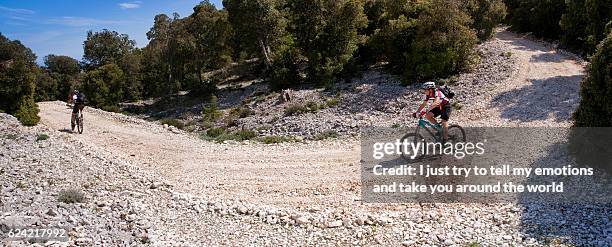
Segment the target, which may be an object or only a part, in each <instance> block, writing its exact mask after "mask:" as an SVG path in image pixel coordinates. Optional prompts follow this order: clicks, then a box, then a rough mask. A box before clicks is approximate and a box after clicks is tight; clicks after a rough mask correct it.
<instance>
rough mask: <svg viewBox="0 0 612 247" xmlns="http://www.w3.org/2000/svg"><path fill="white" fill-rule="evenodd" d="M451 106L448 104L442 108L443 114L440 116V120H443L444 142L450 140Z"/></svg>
mask: <svg viewBox="0 0 612 247" xmlns="http://www.w3.org/2000/svg"><path fill="white" fill-rule="evenodd" d="M451 109H452V108H451V106H450V104H446V105H444V106H442V112H441V114H440V118H441V119H442V129H443V130H444V132H443V134H444V140H446V139H448V119H449V118H450V114H451V111H452V110H451Z"/></svg>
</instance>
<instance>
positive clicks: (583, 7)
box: [560, 0, 612, 55]
mask: <svg viewBox="0 0 612 247" xmlns="http://www.w3.org/2000/svg"><path fill="white" fill-rule="evenodd" d="M565 4H566V8H565V12H564V13H563V15H562V16H561V21H560V26H561V30H562V31H563V34H562V35H561V44H563V45H564V46H566V47H568V48H570V49H572V50H574V51H579V52H582V53H584V54H585V55H591V54H593V53H594V52H595V48H596V46H597V44H598V43H599V42H601V40H603V39H604V38H605V37H606V25H607V24H608V23H610V21H612V2H610V1H608V0H567V1H565Z"/></svg>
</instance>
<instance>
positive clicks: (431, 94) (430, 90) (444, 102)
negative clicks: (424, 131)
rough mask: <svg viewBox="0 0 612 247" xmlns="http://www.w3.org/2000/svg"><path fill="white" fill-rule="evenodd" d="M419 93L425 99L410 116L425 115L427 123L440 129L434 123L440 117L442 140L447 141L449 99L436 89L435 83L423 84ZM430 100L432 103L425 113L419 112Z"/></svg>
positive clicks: (436, 122)
mask: <svg viewBox="0 0 612 247" xmlns="http://www.w3.org/2000/svg"><path fill="white" fill-rule="evenodd" d="M421 92H422V93H423V94H424V95H425V99H424V100H423V103H421V105H420V106H419V109H418V110H417V111H416V112H415V113H413V114H412V116H413V117H417V115H419V116H423V115H425V117H426V118H427V120H428V121H429V122H431V123H433V124H435V125H436V126H438V127H440V125H439V124H438V121H436V117H438V116H440V118H441V119H442V126H441V127H442V128H443V135H444V140H446V139H448V119H449V117H450V113H451V104H450V98H449V97H447V96H446V95H444V93H442V91H441V90H440V89H439V88H438V87H436V83H435V82H432V81H429V82H425V83H423V85H421ZM430 100H433V102H432V103H431V104H429V108H427V111H425V112H421V111H422V110H423V108H425V107H426V106H427V105H428V103H429V101H430Z"/></svg>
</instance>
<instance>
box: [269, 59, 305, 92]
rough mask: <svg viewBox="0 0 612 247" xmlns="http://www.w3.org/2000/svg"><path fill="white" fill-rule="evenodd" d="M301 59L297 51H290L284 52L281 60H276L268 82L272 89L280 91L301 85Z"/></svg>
mask: <svg viewBox="0 0 612 247" xmlns="http://www.w3.org/2000/svg"><path fill="white" fill-rule="evenodd" d="M298 63H299V58H298V53H297V51H295V50H293V49H290V50H286V51H283V52H282V53H281V54H280V55H279V58H277V59H276V60H274V62H273V63H272V66H270V69H269V72H268V73H267V74H268V80H269V81H270V89H271V90H273V91H280V90H282V89H287V88H290V87H292V86H295V85H299V84H300V83H301V81H302V78H301V77H300V72H299V67H298Z"/></svg>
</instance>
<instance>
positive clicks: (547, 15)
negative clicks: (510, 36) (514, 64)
mask: <svg viewBox="0 0 612 247" xmlns="http://www.w3.org/2000/svg"><path fill="white" fill-rule="evenodd" d="M506 6H507V7H508V10H509V12H511V15H510V16H509V18H510V20H509V22H510V24H511V25H512V30H515V31H519V32H531V33H533V34H534V35H535V36H537V37H542V38H548V39H557V38H559V37H560V35H561V27H560V26H559V21H560V20H561V15H562V14H563V12H564V10H565V0H506Z"/></svg>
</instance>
